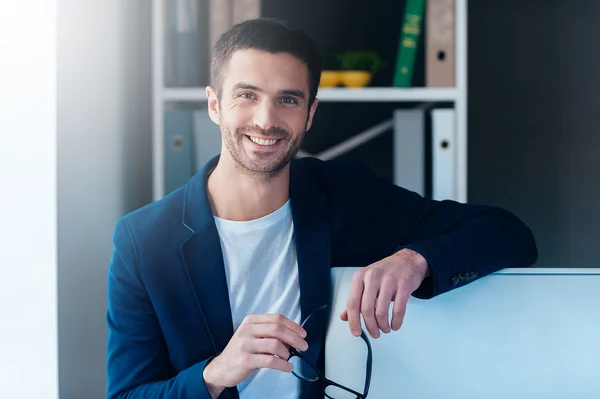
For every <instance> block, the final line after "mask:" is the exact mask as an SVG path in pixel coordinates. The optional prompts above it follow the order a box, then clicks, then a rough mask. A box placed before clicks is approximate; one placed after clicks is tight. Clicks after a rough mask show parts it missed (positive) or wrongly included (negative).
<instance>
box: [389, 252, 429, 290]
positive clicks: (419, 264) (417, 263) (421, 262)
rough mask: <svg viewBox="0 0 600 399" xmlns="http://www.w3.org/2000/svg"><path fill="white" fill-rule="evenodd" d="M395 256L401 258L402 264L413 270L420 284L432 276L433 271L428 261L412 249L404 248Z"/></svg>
mask: <svg viewBox="0 0 600 399" xmlns="http://www.w3.org/2000/svg"><path fill="white" fill-rule="evenodd" d="M394 255H395V256H398V257H399V258H401V259H402V263H405V264H406V263H408V265H409V267H411V268H412V269H413V271H414V273H415V275H416V276H417V277H418V279H419V281H420V282H421V281H423V280H424V279H425V278H426V277H429V276H431V275H432V271H431V268H430V267H429V263H428V262H427V259H425V258H424V257H423V255H421V254H420V253H418V252H416V251H413V250H412V249H408V248H403V249H401V250H400V251H398V252H396V253H395V254H394Z"/></svg>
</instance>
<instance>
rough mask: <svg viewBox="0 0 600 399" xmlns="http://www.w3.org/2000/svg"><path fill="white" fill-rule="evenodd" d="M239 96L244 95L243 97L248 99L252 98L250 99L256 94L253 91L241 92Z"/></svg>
mask: <svg viewBox="0 0 600 399" xmlns="http://www.w3.org/2000/svg"><path fill="white" fill-rule="evenodd" d="M239 97H242V98H247V99H250V100H251V99H253V98H254V95H253V94H252V93H241V94H240V95H239Z"/></svg>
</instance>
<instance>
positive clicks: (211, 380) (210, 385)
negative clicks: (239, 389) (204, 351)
mask: <svg viewBox="0 0 600 399" xmlns="http://www.w3.org/2000/svg"><path fill="white" fill-rule="evenodd" d="M215 359H216V358H215ZM215 359H213V360H211V361H210V362H209V363H208V364H207V365H206V367H204V371H203V372H202V378H204V384H205V385H206V389H208V393H209V394H210V397H211V398H212V399H216V398H218V397H219V395H221V393H222V392H223V391H224V390H225V387H222V386H220V385H219V384H218V383H217V382H216V381H215V364H214V361H215Z"/></svg>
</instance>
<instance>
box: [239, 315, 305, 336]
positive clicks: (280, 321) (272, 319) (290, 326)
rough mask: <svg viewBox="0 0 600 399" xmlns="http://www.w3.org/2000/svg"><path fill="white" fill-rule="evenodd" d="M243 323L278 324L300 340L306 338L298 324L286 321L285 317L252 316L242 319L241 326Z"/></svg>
mask: <svg viewBox="0 0 600 399" xmlns="http://www.w3.org/2000/svg"><path fill="white" fill-rule="evenodd" d="M244 323H255V324H257V323H278V324H282V325H283V326H285V327H286V328H288V329H289V330H291V331H293V332H295V333H296V334H298V335H300V336H301V337H302V338H305V337H306V331H305V330H304V329H303V328H302V327H300V325H298V323H296V322H294V321H292V320H290V319H288V318H287V317H285V316H283V315H281V314H252V315H248V316H246V317H245V318H244V321H242V324H244Z"/></svg>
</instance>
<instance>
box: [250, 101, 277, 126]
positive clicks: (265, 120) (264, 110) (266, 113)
mask: <svg viewBox="0 0 600 399" xmlns="http://www.w3.org/2000/svg"><path fill="white" fill-rule="evenodd" d="M277 118H278V116H277V107H276V106H275V105H273V104H271V102H269V101H265V102H263V103H262V104H260V105H259V106H257V107H256V108H255V111H254V124H255V125H256V126H258V127H260V128H261V129H263V130H265V131H267V130H269V129H270V128H272V127H273V126H277V125H278V120H277Z"/></svg>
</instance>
